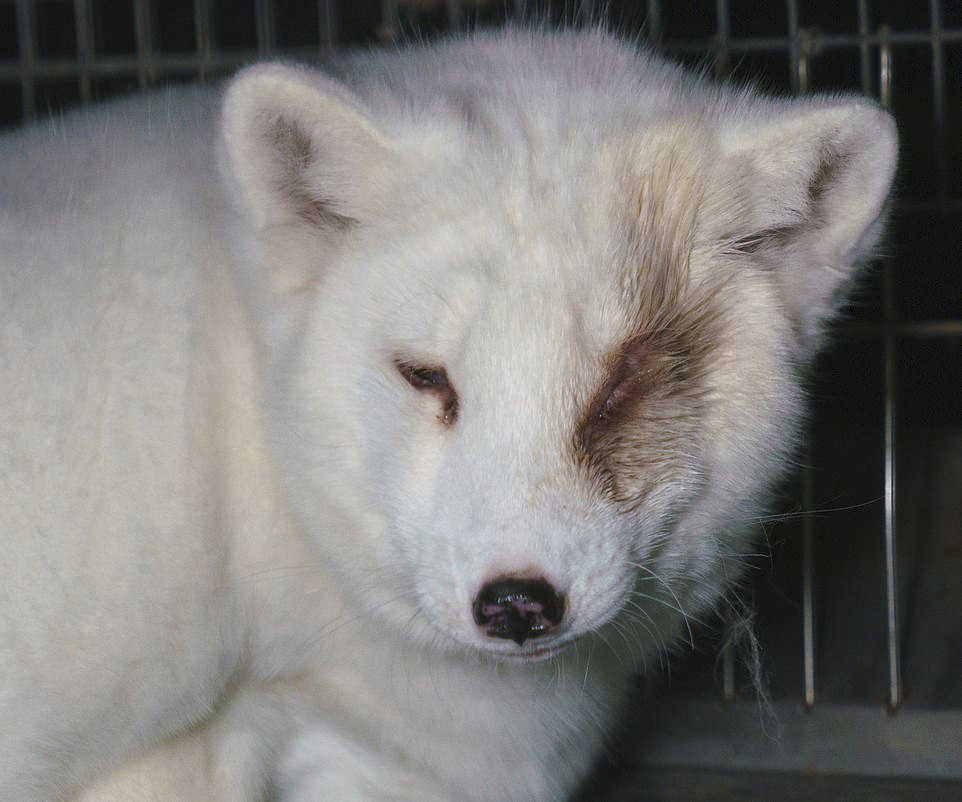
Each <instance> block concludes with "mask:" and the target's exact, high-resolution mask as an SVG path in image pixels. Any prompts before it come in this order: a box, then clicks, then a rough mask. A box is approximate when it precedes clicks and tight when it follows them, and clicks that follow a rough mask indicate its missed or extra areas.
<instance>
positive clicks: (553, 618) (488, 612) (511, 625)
mask: <svg viewBox="0 0 962 802" xmlns="http://www.w3.org/2000/svg"><path fill="white" fill-rule="evenodd" d="M564 611H565V600H564V596H562V595H561V594H560V593H558V591H556V590H555V589H554V588H553V587H552V586H551V584H550V583H548V582H546V581H545V580H544V579H516V578H513V577H501V578H500V579H496V580H494V581H493V582H489V583H488V584H486V585H485V586H484V587H482V588H481V590H480V592H479V593H478V595H477V598H476V599H475V600H474V620H475V622H476V623H477V625H478V626H479V627H481V628H482V629H483V630H484V633H485V634H486V635H488V636H489V637H491V638H508V639H510V640H513V641H514V642H515V643H517V644H518V645H519V646H520V645H521V644H522V643H524V642H525V641H526V640H528V638H538V637H540V636H541V635H544V634H546V633H547V632H550V631H551V630H552V629H554V628H555V627H556V626H558V624H560V623H561V619H562V618H563V617H564Z"/></svg>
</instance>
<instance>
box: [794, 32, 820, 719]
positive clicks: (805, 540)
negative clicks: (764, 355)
mask: <svg viewBox="0 0 962 802" xmlns="http://www.w3.org/2000/svg"><path fill="white" fill-rule="evenodd" d="M794 25H795V36H794V38H793V41H794V42H796V45H795V66H794V67H793V70H792V72H793V75H794V78H795V82H796V85H797V90H798V93H799V94H802V95H806V94H808V91H809V89H810V86H809V80H810V74H809V68H808V62H809V50H810V47H809V44H808V42H807V41H805V39H804V37H803V34H802V32H800V31H799V30H798V17H797V13H796V15H795V22H794ZM814 485H815V481H814V477H813V475H812V433H811V431H809V432H808V433H807V434H806V446H805V465H804V466H803V467H802V509H803V510H804V511H805V513H806V515H805V516H804V517H803V518H802V681H803V701H804V702H805V706H806V707H809V708H810V707H813V706H814V705H815V519H814V518H813V517H812V514H811V511H812V510H813V509H814V506H815V487H814Z"/></svg>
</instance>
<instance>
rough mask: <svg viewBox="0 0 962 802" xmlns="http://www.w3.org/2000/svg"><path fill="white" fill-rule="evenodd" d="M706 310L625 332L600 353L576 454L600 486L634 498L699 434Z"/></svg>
mask: <svg viewBox="0 0 962 802" xmlns="http://www.w3.org/2000/svg"><path fill="white" fill-rule="evenodd" d="M710 328H711V327H710V325H709V321H708V320H707V319H706V317H705V316H702V315H693V316H692V317H691V318H689V319H687V320H686V319H684V318H679V319H675V320H673V321H671V325H668V326H663V327H658V328H655V329H653V330H650V331H647V332H644V333H642V334H639V335H635V336H632V337H628V338H627V339H626V340H624V341H623V342H622V343H621V344H620V345H619V346H618V347H617V348H615V349H613V350H612V351H611V352H609V354H608V355H607V356H606V357H605V358H604V361H603V368H604V374H603V378H602V380H601V382H600V384H599V385H598V386H597V388H596V389H595V391H594V392H593V393H592V395H591V396H590V398H589V400H588V402H587V403H586V404H585V405H584V407H582V412H581V415H580V416H579V417H578V419H577V422H576V424H575V429H574V437H573V440H572V445H573V447H574V457H575V460H576V462H577V463H578V464H579V465H581V466H582V467H583V468H584V469H585V470H586V471H587V473H588V475H589V476H590V477H591V478H592V479H593V481H595V482H596V483H597V484H598V486H599V487H600V489H601V490H602V492H603V493H604V494H605V495H608V496H609V497H611V498H613V499H615V500H617V501H619V502H622V503H625V504H628V505H632V504H637V503H639V502H640V500H641V499H643V498H644V497H645V496H646V495H647V494H648V493H649V492H651V490H652V488H654V487H656V486H658V484H659V482H663V481H665V478H666V477H667V475H668V474H669V473H670V471H672V470H673V469H674V467H673V466H677V464H679V462H681V461H683V460H684V455H685V454H686V453H688V452H689V451H690V450H691V448H692V447H693V446H692V443H693V442H694V438H695V437H697V431H698V425H699V424H698V422H699V420H700V418H701V415H700V413H699V409H700V406H701V404H702V403H703V397H704V387H705V384H704V379H705V373H706V367H707V364H708V361H709V353H710V350H711V349H710V345H708V344H709V343H710V342H711V338H710V337H707V336H706V335H707V334H708V331H706V329H710Z"/></svg>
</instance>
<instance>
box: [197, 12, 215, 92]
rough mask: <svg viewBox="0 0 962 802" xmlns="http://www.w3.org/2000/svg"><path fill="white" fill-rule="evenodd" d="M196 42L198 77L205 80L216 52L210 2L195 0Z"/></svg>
mask: <svg viewBox="0 0 962 802" xmlns="http://www.w3.org/2000/svg"><path fill="white" fill-rule="evenodd" d="M194 42H195V43H196V45H197V77H198V78H200V79H201V80H203V79H206V78H207V74H208V71H209V70H210V65H211V62H212V61H213V50H214V43H213V37H212V36H211V27H210V3H209V1H208V0H194Z"/></svg>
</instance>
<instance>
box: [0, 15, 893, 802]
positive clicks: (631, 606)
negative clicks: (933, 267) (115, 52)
mask: <svg viewBox="0 0 962 802" xmlns="http://www.w3.org/2000/svg"><path fill="white" fill-rule="evenodd" d="M0 155H2V158H0V537H2V550H0V722H2V726H0V800H4V801H6V800H10V802H14V801H16V802H34V801H35V800H51V799H82V800H84V802H95V800H99V801H100V802H102V801H103V800H110V799H112V800H121V799H124V800H128V799H135V800H170V799H178V800H224V802H227V801H228V800H229V801H230V802H237V801H238V800H262V799H266V798H276V799H282V800H308V799H310V800H319V799H324V800H335V799H336V800H355V799H356V800H429V799H431V800H455V799H456V800H501V801H502V802H503V801H504V800H528V801H530V800H561V799H564V798H565V797H566V796H567V795H569V794H570V793H571V792H572V790H573V789H574V788H576V787H577V785H578V783H579V782H580V781H581V780H582V779H583V777H584V776H585V774H586V772H587V771H588V769H589V767H590V765H591V763H592V761H593V760H594V759H595V758H596V757H597V755H598V753H599V751H600V750H601V748H602V746H603V743H604V737H605V733H606V732H607V731H608V730H609V729H610V727H611V725H612V723H613V721H614V720H615V718H616V717H617V714H618V713H619V710H620V709H621V705H622V701H623V699H624V695H625V693H626V690H627V688H628V686H629V683H630V680H631V677H632V674H633V673H634V672H636V671H638V670H644V669H645V668H646V667H648V666H650V665H651V664H652V663H653V662H655V663H657V661H658V659H659V657H658V656H659V653H660V652H662V651H663V650H664V649H665V648H666V646H668V645H670V644H671V643H672V642H673V641H674V640H675V639H677V638H678V636H679V635H681V634H682V633H683V632H684V631H685V626H686V623H685V616H686V615H687V616H698V615H700V614H703V613H704V612H705V611H706V610H707V609H708V608H710V607H711V606H712V605H713V604H714V603H716V602H717V600H718V599H719V597H720V596H721V594H723V593H724V592H725V590H726V588H728V587H729V586H730V584H731V583H732V582H733V581H734V580H735V579H737V577H738V576H739V557H740V555H743V554H745V553H746V551H748V550H749V549H750V543H751V536H752V526H751V521H752V520H753V519H755V518H756V517H757V516H758V515H759V514H760V513H761V512H763V511H764V503H765V496H766V492H767V489H768V488H769V487H770V485H771V483H772V481H773V479H774V478H776V477H777V476H779V475H780V474H781V473H782V471H783V466H784V465H785V462H786V459H787V456H788V455H789V453H790V451H791V449H792V447H793V445H794V440H795V437H796V431H797V422H798V418H799V415H800V412H801V401H802V391H801V389H800V379H799V376H800V373H801V372H802V371H803V370H804V368H805V366H806V365H807V364H808V363H809V362H810V360H811V358H812V357H813V355H814V353H815V351H816V349H817V348H818V346H819V343H820V339H821V333H822V330H823V327H824V324H825V322H826V321H827V320H828V319H829V318H830V317H831V316H832V314H833V312H834V311H835V310H836V308H837V306H838V303H839V301H840V298H841V293H843V292H844V291H845V289H846V287H847V286H848V285H849V284H850V282H851V279H852V277H853V274H854V271H855V270H856V268H857V267H858V265H859V264H860V263H861V262H863V261H864V260H865V258H866V257H867V256H869V255H870V254H871V252H872V249H873V247H874V245H875V243H876V241H877V239H878V236H879V234H880V227H881V226H880V224H879V219H880V215H881V214H882V212H883V209H884V204H885V200H886V196H887V193H888V189H889V185H890V182H891V180H892V175H893V171H894V167H895V161H896V134H895V128H894V125H893V122H892V120H891V118H890V117H889V116H888V115H887V114H886V113H885V112H883V111H882V110H880V109H879V108H878V107H877V106H876V105H874V104H873V103H871V102H868V101H865V100H862V99H857V98H853V97H846V96H821V97H814V98H810V99H806V100H803V101H802V100H773V99H767V98H763V97H759V96H758V95H756V94H754V93H752V92H751V91H749V90H735V89H731V88H725V87H718V86H714V85H711V84H709V83H707V82H705V81H702V80H700V79H697V78H695V77H692V76H690V75H688V74H686V73H685V72H683V71H681V70H679V69H677V68H675V67H673V66H669V65H668V64H666V63H663V62H662V61H660V60H658V59H657V58H655V57H653V56H651V55H647V54H644V53H639V52H637V51H636V50H635V49H633V48H632V47H630V46H627V45H625V44H623V43H621V42H619V41H617V40H616V39H614V38H612V37H610V36H608V35H606V34H604V33H601V32H598V31H588V32H566V33H559V34H545V33H538V32H532V31H522V30H509V31H507V32H501V33H497V34H487V35H477V36H474V37H471V38H468V39H463V40H457V41H451V42H448V43H445V44H442V45H438V46H433V47H427V48H420V49H412V50H410V51H406V52H401V53H394V54H383V55H370V56H363V57H357V58H353V59H348V60H345V61H343V62H341V63H340V64H339V65H335V66H334V67H332V68H331V70H330V71H328V72H326V73H322V72H318V71H315V70H310V69H306V68H301V67H296V66H285V65H277V64H275V65H263V66H255V67H252V68H250V69H247V70H244V71H242V72H241V73H240V74H239V75H238V76H237V77H235V78H234V79H233V80H232V81H231V82H230V83H229V84H228V85H227V87H226V90H225V91H223V92H220V91H215V90H211V89H203V88H193V89H170V90H167V91H165V92H162V93H158V94H154V95H152V96H148V97H142V98H137V99H132V100H129V101H124V102H121V103H115V104H111V105H108V106H105V107H101V108H92V109H89V110H85V111H82V112H79V113H76V114H72V115H69V116H66V117H63V118H60V119H54V120H50V121H48V122H44V123H41V124H38V125H34V126H32V127H30V128H28V129H26V130H24V131H21V132H16V133H12V134H8V135H6V136H5V137H3V138H2V139H0ZM425 371H427V372H425ZM499 576H520V577H530V578H540V579H543V580H544V581H545V582H546V583H547V584H548V585H550V586H551V587H552V588H553V589H556V590H557V592H558V594H559V598H563V600H564V613H563V619H562V620H561V622H560V624H558V625H557V626H553V628H549V630H548V631H546V632H543V633H542V632H539V633H537V634H538V635H540V637H535V635H534V634H531V635H530V636H529V637H527V638H526V639H524V640H522V638H521V637H519V638H516V639H512V638H511V637H505V636H503V635H499V636H493V635H492V634H491V632H489V631H486V630H485V629H484V628H483V627H481V626H479V625H478V624H477V623H475V619H474V618H473V617H472V609H473V608H472V605H473V601H474V599H475V597H476V595H477V594H478V593H479V588H481V587H482V586H484V585H485V583H487V582H491V581H492V579H493V578H494V577H499ZM517 641H522V642H520V643H519V642H517Z"/></svg>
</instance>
